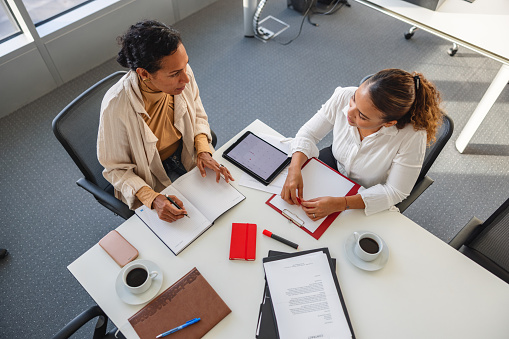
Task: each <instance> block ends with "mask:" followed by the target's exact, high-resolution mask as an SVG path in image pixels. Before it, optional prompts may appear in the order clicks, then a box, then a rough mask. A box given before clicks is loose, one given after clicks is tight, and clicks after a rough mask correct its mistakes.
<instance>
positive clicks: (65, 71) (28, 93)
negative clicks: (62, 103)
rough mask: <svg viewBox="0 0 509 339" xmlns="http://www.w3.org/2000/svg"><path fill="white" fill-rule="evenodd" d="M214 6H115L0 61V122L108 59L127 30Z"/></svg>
mask: <svg viewBox="0 0 509 339" xmlns="http://www.w3.org/2000/svg"><path fill="white" fill-rule="evenodd" d="M215 1H217V0H120V1H118V2H115V3H113V4H111V5H109V6H108V7H106V8H104V9H102V10H100V11H99V12H97V13H94V14H93V15H90V16H88V17H86V18H84V19H82V20H79V21H77V22H73V23H71V24H69V25H67V26H66V27H64V28H62V29H59V30H57V31H55V32H53V33H50V34H47V35H46V36H44V37H42V38H41V39H40V40H39V41H38V43H37V41H36V42H31V43H29V44H26V45H25V46H23V47H22V48H20V49H17V50H15V51H13V52H11V53H8V54H5V55H3V56H1V57H0V74H1V75H2V79H3V81H2V82H1V83H0V102H1V106H0V107H1V111H0V118H1V117H3V116H6V115H8V114H10V113H12V112H13V111H15V110H16V109H18V108H20V107H22V106H24V105H26V104H28V103H30V102H32V101H33V100H35V99H37V98H39V97H41V96H42V95H44V94H46V93H48V92H50V91H52V90H53V89H55V88H57V87H58V86H59V85H62V84H64V83H65V82H67V81H69V80H72V79H74V78H76V77H77V76H79V75H81V74H83V73H85V72H86V71H88V70H90V69H92V68H94V67H96V66H98V65H100V64H102V63H103V62H105V61H107V60H109V59H111V58H113V57H114V56H115V55H116V53H117V52H118V48H119V47H118V45H117V43H116V38H117V36H119V35H121V34H122V33H123V32H125V31H126V30H127V28H128V27H129V25H130V24H133V23H135V22H136V21H139V20H142V19H156V20H160V21H162V22H165V23H167V24H174V23H175V22H177V21H179V20H181V19H183V18H185V17H187V16H189V15H190V14H193V13H194V12H197V11H198V10H200V9H202V8H204V7H206V6H208V5H210V4H211V3H213V2H215Z"/></svg>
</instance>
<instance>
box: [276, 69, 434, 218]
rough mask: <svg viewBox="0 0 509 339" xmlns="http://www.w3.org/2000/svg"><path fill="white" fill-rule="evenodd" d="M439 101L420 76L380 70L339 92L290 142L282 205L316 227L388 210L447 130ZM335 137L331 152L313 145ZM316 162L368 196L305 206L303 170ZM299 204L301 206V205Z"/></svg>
mask: <svg viewBox="0 0 509 339" xmlns="http://www.w3.org/2000/svg"><path fill="white" fill-rule="evenodd" d="M440 101H441V99H440V94H439V92H438V91H437V89H436V88H435V86H434V85H433V84H432V83H431V82H430V81H428V80H427V79H426V78H425V77H424V76H423V75H422V74H420V73H413V74H410V73H408V72H405V71H403V70H400V69H385V70H382V71H380V72H378V73H376V74H374V75H373V76H371V77H370V78H369V79H367V80H366V81H365V82H363V83H362V84H361V85H360V86H359V87H345V88H342V87H338V88H337V89H336V91H335V92H334V94H333V95H332V97H331V98H330V99H329V100H328V101H327V102H326V103H325V104H324V105H323V106H322V108H321V109H320V110H319V111H318V112H317V113H316V114H315V115H314V116H313V118H311V119H310V120H309V121H308V122H307V123H306V124H305V125H304V126H303V127H302V128H301V129H300V130H299V132H298V133H297V136H296V137H295V139H294V140H293V141H292V162H291V164H290V167H289V170H288V177H287V179H286V182H285V184H284V186H283V190H282V191H281V197H282V198H283V200H285V201H286V202H288V203H290V204H292V205H293V204H297V205H299V204H300V205H302V208H303V210H304V211H305V212H306V214H307V215H308V216H309V217H310V218H311V219H312V220H318V219H321V218H323V217H325V216H327V215H329V214H331V213H334V212H340V211H344V210H346V209H364V211H365V213H366V214H367V215H370V214H373V213H376V212H379V211H383V210H386V209H389V208H391V207H392V206H394V205H396V204H397V203H399V202H401V201H403V200H404V199H405V198H406V197H407V196H408V195H409V194H410V192H411V190H412V188H413V186H414V184H415V182H416V180H417V177H418V176H419V173H420V170H421V167H422V163H423V161H424V155H425V152H426V145H427V144H430V143H432V142H433V141H434V140H435V134H436V132H437V130H438V127H439V126H440V124H441V123H442V112H441V110H440V107H439V104H440ZM331 130H332V131H333V142H332V146H330V147H328V148H325V149H323V150H321V151H320V152H318V148H317V147H316V143H317V142H318V141H320V140H321V139H322V138H323V137H324V136H325V135H327V134H328V133H329V132H330V131H331ZM316 156H319V159H321V160H322V161H324V162H325V163H326V164H327V165H329V166H331V167H332V168H334V169H338V170H339V171H340V172H341V173H342V174H344V175H346V176H347V177H349V178H350V179H352V180H354V181H356V182H357V183H359V184H360V185H362V186H363V188H364V189H361V190H359V193H358V194H357V195H354V196H349V197H316V198H314V199H310V200H307V201H305V200H302V197H303V189H304V186H303V181H302V175H301V168H302V165H303V164H304V163H305V162H306V160H307V159H308V158H311V157H316ZM299 200H300V201H299Z"/></svg>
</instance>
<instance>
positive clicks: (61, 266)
mask: <svg viewBox="0 0 509 339" xmlns="http://www.w3.org/2000/svg"><path fill="white" fill-rule="evenodd" d="M266 15H272V16H274V17H277V18H278V19H280V20H283V21H284V22H286V23H288V24H289V25H290V28H289V29H287V30H286V31H285V32H283V33H282V34H281V35H280V36H278V37H277V38H276V41H269V42H267V43H263V42H261V41H259V40H257V39H248V38H244V37H243V22H242V18H243V16H242V6H241V2H239V1H238V0H220V1H218V2H217V3H215V4H213V5H211V6H209V7H207V8H206V9H204V10H202V11H200V12H198V13H196V14H194V15H192V16H190V17H188V18H186V19H184V20H183V21H181V22H178V23H177V24H176V25H175V26H176V27H177V28H178V29H180V30H181V32H182V36H183V39H184V44H185V46H186V49H187V53H188V55H189V57H190V64H191V66H192V67H193V70H194V73H195V75H196V78H197V81H198V85H199V86H200V91H201V97H202V100H203V103H204V106H205V108H206V111H207V113H208V115H209V119H210V123H211V125H212V127H213V129H214V131H215V132H216V134H217V135H218V139H219V140H218V146H221V145H222V144H223V143H224V142H225V141H226V140H228V139H230V138H231V137H233V136H234V135H235V134H236V133H237V132H238V131H240V130H241V129H242V128H244V127H245V126H246V125H247V124H249V123H251V122H252V121H253V120H254V119H257V118H258V119H260V120H262V121H263V122H265V123H266V124H268V125H270V126H272V127H273V128H274V129H276V130H277V131H279V132H280V133H282V134H283V135H285V136H293V135H295V133H296V132H297V130H298V129H299V127H300V126H301V125H302V124H303V123H305V122H306V121H307V119H309V118H310V117H311V116H312V115H313V114H314V113H315V112H316V111H317V110H318V109H319V108H320V107H321V105H322V104H323V103H324V102H325V101H326V100H327V99H328V98H329V97H330V96H331V94H332V93H333V91H334V89H335V87H337V86H348V85H356V84H358V83H359V80H360V79H362V78H363V77H364V76H365V75H367V74H370V73H374V72H376V71H378V70H380V69H383V68H389V67H397V68H403V69H405V70H408V71H414V70H417V71H420V72H423V73H424V74H425V75H426V76H427V77H428V78H429V79H431V80H432V81H433V82H434V83H435V84H436V85H437V87H438V89H439V90H440V91H441V93H442V96H443V99H444V101H443V107H444V109H445V110H446V111H447V113H448V114H449V115H450V116H451V117H452V119H453V120H454V123H455V127H456V129H455V131H454V134H453V136H452V139H451V141H450V142H449V144H448V145H446V147H445V149H444V150H443V152H442V153H441V155H440V156H439V157H438V159H437V160H436V162H435V164H434V165H433V167H432V168H431V170H430V172H429V176H431V177H432V178H433V179H434V180H435V183H434V184H433V185H432V186H431V187H430V188H429V189H428V190H427V191H426V192H425V193H424V194H423V195H422V196H421V197H419V199H418V200H417V201H416V202H415V203H414V204H413V205H412V206H411V207H410V208H409V209H408V210H407V211H406V212H405V215H406V216H408V217H409V218H410V219H412V220H414V221H415V222H416V223H418V224H419V225H421V226H422V227H423V228H425V229H426V230H428V231H429V232H431V233H433V234H434V235H436V236H437V237H439V238H440V239H442V240H443V241H449V240H450V239H451V238H452V237H453V236H454V235H455V234H456V232H457V231H458V230H459V229H460V228H461V227H462V226H463V225H464V224H465V223H466V222H467V221H468V220H469V219H470V217H471V216H473V215H476V216H477V217H479V218H481V219H485V218H487V217H488V216H489V215H490V214H491V213H492V212H493V211H494V210H495V209H496V208H497V207H498V206H499V205H500V204H501V203H502V202H503V201H505V200H506V199H507V198H508V196H509V180H508V178H509V146H508V145H509V137H508V133H507V130H509V119H507V112H509V86H508V87H507V88H506V89H505V90H504V91H503V93H502V95H501V96H500V98H499V99H498V101H497V103H496V104H495V105H494V107H493V108H492V109H491V111H490V113H489V114H488V116H487V118H486V119H485V121H484V122H483V124H482V125H481V127H480V128H479V130H478V132H477V133H476V135H475V136H474V138H473V139H472V143H471V145H470V146H469V148H468V149H467V152H465V153H464V154H460V153H458V152H457V151H456V149H455V147H454V141H455V140H456V138H457V136H458V133H459V131H460V130H461V129H462V128H463V126H464V125H465V123H466V121H467V120H468V117H469V116H470V114H471V113H472V112H473V110H474V109H475V107H476V105H477V103H478V102H479V101H480V99H481V98H482V95H483V94H484V92H485V91H486V89H487V88H488V86H489V84H490V82H491V80H492V79H493V78H494V76H495V74H496V73H497V71H498V69H499V68H500V64H499V63H498V62H495V61H493V60H491V59H488V58H486V57H483V56H481V55H479V54H476V53H474V52H472V51H470V50H467V49H465V48H460V50H459V52H458V53H457V54H456V56H455V57H450V56H449V55H448V54H447V53H446V50H447V49H448V48H449V47H450V43H449V42H447V41H444V40H442V39H440V38H438V37H435V36H433V35H431V34H429V33H426V32H424V31H418V32H416V34H415V36H414V37H413V38H412V39H411V40H405V39H404V37H403V33H404V32H405V31H407V30H408V28H409V26H408V25H407V24H405V23H402V22H400V21H397V20H395V19H393V18H390V17H388V16H385V15H383V14H381V13H378V12H376V11H374V10H372V9H369V8H367V7H364V6H362V5H361V4H358V3H355V2H352V6H351V7H350V8H347V7H344V8H342V9H341V10H339V11H338V12H337V13H335V14H334V15H330V16H320V15H314V16H313V17H312V21H313V22H316V23H318V24H319V26H318V27H314V26H311V25H310V24H308V23H307V22H305V23H304V26H303V29H302V33H301V35H300V37H298V38H297V39H296V40H295V41H293V42H292V43H291V44H289V45H286V46H284V45H282V44H280V43H278V42H286V41H288V40H290V39H291V38H293V37H295V36H296V35H297V33H298V31H299V26H300V23H301V20H302V16H301V15H300V14H299V13H297V12H295V11H293V10H291V9H287V8H286V1H277V2H276V1H273V2H269V4H268V5H267V6H266V8H265V10H264V12H263V14H262V18H263V17H265V16H266ZM127 25H128V24H126V28H127ZM120 33H122V32H119V34H120ZM112 43H115V42H114V41H112ZM119 69H121V68H120V66H118V65H117V64H116V62H115V61H114V56H113V55H112V59H111V60H110V61H108V62H106V63H104V64H103V65H101V66H99V67H97V68H95V69H92V70H90V71H89V72H87V73H86V74H83V75H82V76H80V77H79V78H77V79H75V80H73V81H71V82H69V83H67V84H65V85H63V86H62V87H60V88H58V89H56V90H55V91H53V92H51V93H49V94H47V95H46V96H44V97H42V98H40V99H38V100H36V101H34V102H33V103H31V104H29V105H27V106H25V107H23V108H21V109H19V110H18V111H16V112H14V113H12V114H10V115H8V116H6V117H4V118H2V119H0V152H1V162H0V190H1V191H0V193H1V194H0V197H1V198H0V199H1V206H2V217H1V218H0V247H6V248H8V249H9V252H10V256H9V257H7V258H6V259H5V260H3V261H1V262H0V313H1V316H0V333H1V334H0V337H2V338H21V337H24V338H35V337H39V338H41V337H42V338H49V337H51V336H52V335H53V334H54V333H55V332H56V331H57V330H58V329H60V328H61V327H62V326H63V325H64V324H66V323H67V322H68V321H70V320H71V319H72V318H73V317H74V316H75V315H77V314H78V313H79V312H80V311H82V310H84V309H85V308H86V307H88V306H90V305H92V304H93V300H92V299H91V298H90V296H89V295H88V294H87V293H86V291H85V290H84V289H83V288H82V287H81V285H80V284H79V283H78V282H77V281H76V280H75V279H74V277H73V276H72V275H71V274H70V273H69V271H68V270H67V268H66V266H67V265H68V264H69V263H71V262H72V261H74V260H75V259H76V258H77V257H79V256H80V255H81V254H82V253H84V252H85V251H86V250H87V249H88V248H90V247H91V246H93V245H94V244H95V243H97V241H98V240H99V239H100V238H101V237H102V236H103V235H104V234H106V233H107V232H108V231H109V230H111V229H113V228H115V227H116V226H118V225H119V224H121V223H122V219H121V218H120V217H117V216H114V215H113V214H112V213H111V212H109V211H108V210H106V209H105V208H103V207H102V206H100V205H99V204H98V203H97V202H96V201H95V200H94V199H93V198H92V196H90V195H89V194H87V193H86V192H85V191H83V190H82V189H80V188H78V187H77V186H76V184H75V181H76V180H77V179H78V178H80V177H81V174H80V172H79V170H78V169H77V168H76V167H75V165H74V163H73V162H72V160H71V159H70V158H69V156H68V155H67V154H66V152H65V151H64V149H63V148H62V147H61V146H60V144H59V143H58V141H57V140H56V139H55V137H54V136H53V133H52V130H51V121H52V119H53V118H54V117H55V116H56V115H57V114H58V112H59V111H60V110H61V109H62V108H64V107H65V105H67V104H68V103H69V102H70V101H72V99H73V98H75V97H76V96H78V95H79V94H80V93H81V92H83V91H84V90H85V89H87V88H88V87H89V86H91V85H92V84H94V83H95V82H96V81H98V80H99V79H101V78H103V77H104V76H106V75H108V74H110V73H112V72H113V71H116V70H119ZM330 142H331V139H330V136H329V137H326V138H325V139H324V140H323V141H322V143H321V146H327V145H328V144H330ZM98 278H100V277H98ZM261 293H262V292H261V291H260V295H261ZM253 321H256V319H253ZM90 331H91V328H90V327H87V328H85V329H83V330H82V331H80V332H79V333H78V334H77V335H76V338H89V337H90ZM253 337H254V334H253Z"/></svg>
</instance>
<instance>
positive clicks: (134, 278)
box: [125, 267, 148, 287]
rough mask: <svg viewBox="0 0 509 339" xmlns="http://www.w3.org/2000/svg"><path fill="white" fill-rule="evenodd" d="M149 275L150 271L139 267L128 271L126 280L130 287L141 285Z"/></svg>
mask: <svg viewBox="0 0 509 339" xmlns="http://www.w3.org/2000/svg"><path fill="white" fill-rule="evenodd" d="M147 277H148V272H147V271H146V270H145V269H143V268H141V267H138V268H135V269H134V270H132V271H131V272H129V273H127V276H126V278H125V282H126V283H127V285H129V286H130V287H138V286H141V285H142V284H143V283H144V282H145V281H146V280H147Z"/></svg>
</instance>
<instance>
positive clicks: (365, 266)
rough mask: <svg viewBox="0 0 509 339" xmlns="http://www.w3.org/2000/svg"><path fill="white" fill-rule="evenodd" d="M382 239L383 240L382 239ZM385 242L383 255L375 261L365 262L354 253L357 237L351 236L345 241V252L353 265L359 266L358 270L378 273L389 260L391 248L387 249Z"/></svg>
mask: <svg viewBox="0 0 509 339" xmlns="http://www.w3.org/2000/svg"><path fill="white" fill-rule="evenodd" d="M358 233H360V234H362V233H364V231H358ZM380 239H381V238H380ZM382 242H383V249H382V253H380V255H379V256H378V258H376V259H375V260H373V261H364V260H362V259H361V258H359V257H358V256H357V255H356V254H355V253H354V247H355V236H354V235H353V233H352V234H350V236H349V237H348V238H347V239H346V241H345V251H346V257H347V258H348V260H350V262H351V263H352V264H354V265H355V266H357V267H358V268H360V269H362V270H365V271H377V270H379V269H381V268H382V267H384V266H385V264H386V263H387V261H388V260H389V247H387V244H386V243H385V241H384V240H383V239H382Z"/></svg>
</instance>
